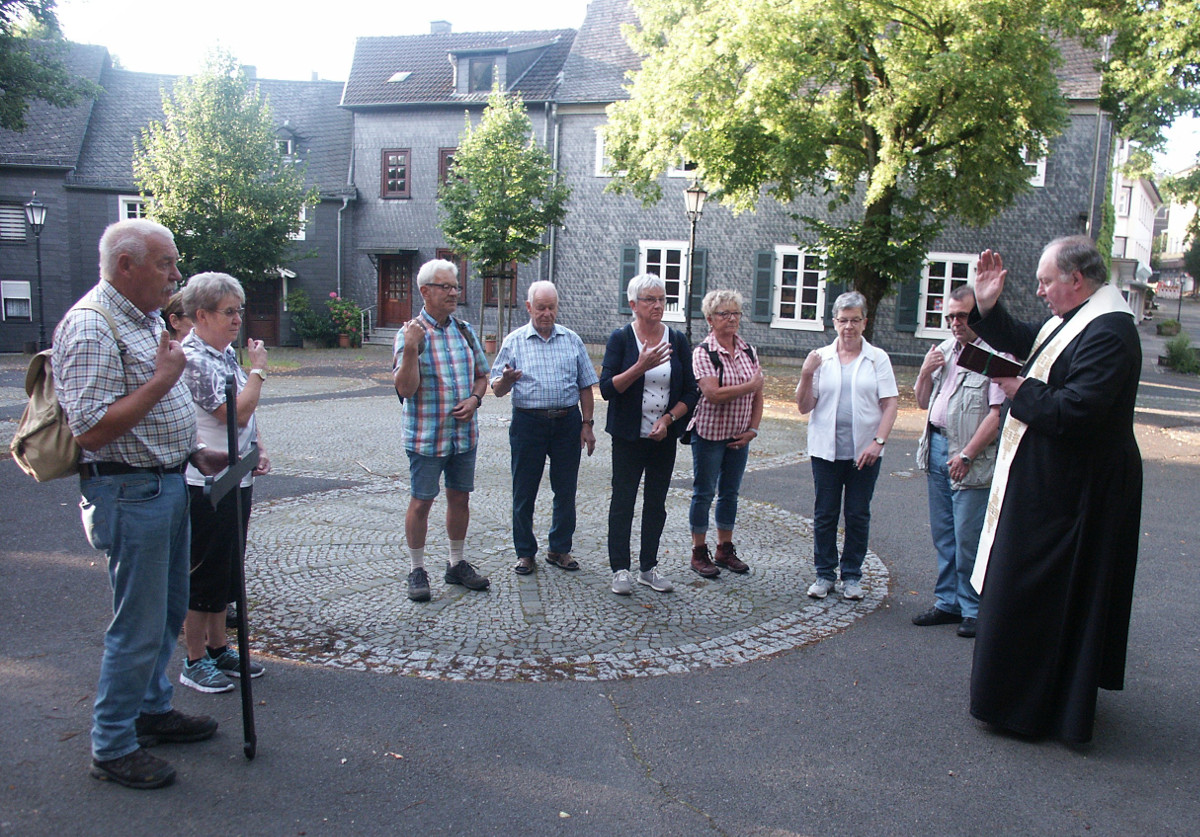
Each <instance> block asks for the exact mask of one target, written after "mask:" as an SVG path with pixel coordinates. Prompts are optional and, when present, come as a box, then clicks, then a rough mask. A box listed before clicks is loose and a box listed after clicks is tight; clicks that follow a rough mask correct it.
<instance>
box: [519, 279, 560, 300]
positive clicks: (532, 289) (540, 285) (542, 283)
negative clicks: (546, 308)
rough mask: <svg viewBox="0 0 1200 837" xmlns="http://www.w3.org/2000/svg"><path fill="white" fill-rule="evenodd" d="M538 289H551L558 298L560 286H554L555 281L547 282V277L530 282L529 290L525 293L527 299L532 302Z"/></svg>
mask: <svg viewBox="0 0 1200 837" xmlns="http://www.w3.org/2000/svg"><path fill="white" fill-rule="evenodd" d="M538 291H550V292H551V293H552V294H554V298H555V299H556V300H557V299H558V288H556V287H555V286H554V283H553V282H547V281H546V280H545V279H539V280H538V281H536V282H530V283H529V291H528V292H527V293H526V294H525V300H526V301H527V302H529V303H531V304H532V303H533V295H534V294H536V293H537V292H538Z"/></svg>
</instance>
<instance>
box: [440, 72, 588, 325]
mask: <svg viewBox="0 0 1200 837" xmlns="http://www.w3.org/2000/svg"><path fill="white" fill-rule="evenodd" d="M570 195H571V190H570V189H569V188H568V187H567V186H565V185H564V184H561V183H558V182H557V178H556V173H555V170H554V164H553V160H551V158H550V155H549V154H548V153H546V151H545V150H544V149H543V148H541V147H540V146H539V145H538V144H537V141H536V140H535V139H534V137H533V126H532V124H531V123H530V121H529V116H528V114H526V112H525V107H524V105H523V104H522V102H521V99H520V98H519V97H517V96H512V97H509V96H507V95H505V93H504V92H503V91H502V90H500V89H499V88H496V89H493V90H492V93H491V95H490V96H489V97H488V104H487V109H486V110H485V111H484V112H483V117H482V119H481V120H480V121H479V124H478V126H476V127H474V128H473V127H472V126H471V118H470V116H469V115H468V116H467V123H466V128H465V130H464V131H463V136H462V139H461V141H460V142H459V146H458V149H457V151H455V153H454V166H453V168H452V169H451V171H450V176H449V177H447V179H446V182H445V183H444V184H443V185H442V187H441V189H440V191H439V193H438V201H439V204H440V206H441V210H442V218H441V220H440V221H439V226H440V227H441V230H442V232H443V233H444V234H445V236H446V241H447V242H448V243H449V244H450V246H451V247H452V248H453V249H454V251H455V252H456V253H458V254H459V255H460V256H463V257H465V258H467V259H468V260H470V261H472V262H473V263H475V265H476V266H477V268H478V270H479V274H480V275H481V276H483V277H485V278H492V279H493V280H494V281H495V283H496V286H497V288H498V289H500V290H498V292H497V298H498V302H499V305H498V307H497V314H498V327H499V330H500V331H501V332H502V333H503V332H504V331H506V330H507V321H506V319H505V313H506V310H507V299H508V294H507V293H503V292H501V290H502V289H503V284H502V283H503V281H505V280H508V281H511V280H512V271H511V270H510V268H509V265H510V264H513V263H516V264H521V263H524V262H528V261H529V260H530V259H532V258H533V257H534V256H536V255H537V254H539V253H541V252H542V251H543V250H545V249H546V248H547V247H548V246H549V244H548V243H547V242H546V241H544V236H545V233H546V231H547V230H548V229H549V228H550V227H551V226H556V225H558V224H561V223H562V220H563V217H564V216H565V215H566V207H567V201H568V200H569V198H570ZM463 279H464V281H465V277H463ZM481 296H482V295H481ZM501 336H503V334H501Z"/></svg>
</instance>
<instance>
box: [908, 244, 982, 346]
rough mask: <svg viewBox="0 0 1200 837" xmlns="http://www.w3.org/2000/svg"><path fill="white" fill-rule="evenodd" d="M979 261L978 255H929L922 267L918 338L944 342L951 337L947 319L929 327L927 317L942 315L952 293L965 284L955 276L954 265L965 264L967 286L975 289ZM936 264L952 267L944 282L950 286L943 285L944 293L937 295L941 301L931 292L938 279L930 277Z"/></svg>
mask: <svg viewBox="0 0 1200 837" xmlns="http://www.w3.org/2000/svg"><path fill="white" fill-rule="evenodd" d="M978 259H979V254H978V253H929V254H927V255H926V256H925V262H924V264H922V265H921V296H920V299H919V300H918V301H917V330H916V336H917V337H920V338H924V339H935V340H944V339H945V338H947V337H949V336H950V328H949V327H948V326H947V325H946V324H945V322H946V319H945V317H943V318H942V325H941V326H938V327H935V326H928V325H926V324H925V317H926V315H927V314H929V313H941V312H943V311H944V310H945V306H946V301H947V300H948V299H949V297H950V291H951V290H953V289H954V288H955V287H957V286H958V285H961V284H964V283H963V282H962V281H961V279H963V278H964V277H955V276H953V275H952V274H953V265H954V264H965V265H966V268H967V275H966V277H965V280H966V281H965V284H967V285H970V286H971V287H975V262H976V261H977V260H978ZM935 262H945V263H947V264H948V265H951V269H950V271H949V273H950V274H951V275H948V276H947V277H946V278H945V279H944V280H942V281H948V282H949V284H950V286H949V287H946V286H945V285H943V287H942V292H941V293H940V294H936V296H940V299H938V300H933V299H931V296H935V294H931V293H930V290H929V286H930V283H931V282H932V281H937V277H931V276H930V266H931V265H932V264H933V263H935Z"/></svg>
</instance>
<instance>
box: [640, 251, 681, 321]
mask: <svg viewBox="0 0 1200 837" xmlns="http://www.w3.org/2000/svg"><path fill="white" fill-rule="evenodd" d="M651 250H659V251H662V253H663V254H664V255H665V254H666V253H667V252H673V251H676V250H678V251H679V277H680V279H679V281H678V283H677V284H678V289H679V290H678V293H675V294H672V293H671V290H670V286H671V284H676V283H675V282H673V281H672V280H671V279H669V278H668V277H667V276H663V275H662V273H661V272H660V271H661V269H662V265H661V257H660V262H659V263H652V262H650V261H649V258H650V251H651ZM688 262H689V259H688V245H687V242H686V241H639V242H638V273H653V274H655V275H656V276H659V277H660V278H662V280H663V281H664V282H665V283H666V284H667V292H666V298H667V301H666V305H665V307H664V308H663V321H664V322H668V323H682V322H683V305H684V302H685V298H684V296H683V295H684V293H685V292H686V290H687V289H688V284H689V283H688V281H687V278H688V277H687V269H688ZM666 263H667V264H668V265H672V264H673V262H671V261H670V260H669V259H667V260H666ZM652 268H658V269H657V270H655V269H652ZM693 313H695V312H693Z"/></svg>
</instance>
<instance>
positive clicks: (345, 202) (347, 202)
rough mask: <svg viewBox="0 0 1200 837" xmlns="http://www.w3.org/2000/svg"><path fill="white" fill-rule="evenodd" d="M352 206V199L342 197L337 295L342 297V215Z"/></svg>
mask: <svg viewBox="0 0 1200 837" xmlns="http://www.w3.org/2000/svg"><path fill="white" fill-rule="evenodd" d="M349 205H350V198H348V197H345V196H343V197H342V208H341V209H339V210H338V222H337V295H338V296H341V295H342V213H343V212H345V211H346V207H347V206H349Z"/></svg>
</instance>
